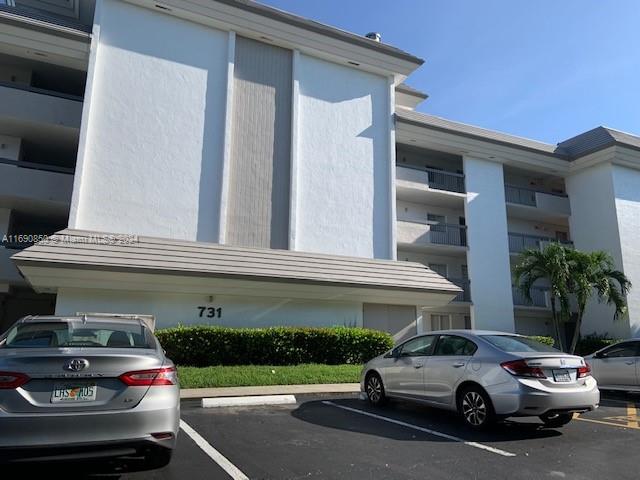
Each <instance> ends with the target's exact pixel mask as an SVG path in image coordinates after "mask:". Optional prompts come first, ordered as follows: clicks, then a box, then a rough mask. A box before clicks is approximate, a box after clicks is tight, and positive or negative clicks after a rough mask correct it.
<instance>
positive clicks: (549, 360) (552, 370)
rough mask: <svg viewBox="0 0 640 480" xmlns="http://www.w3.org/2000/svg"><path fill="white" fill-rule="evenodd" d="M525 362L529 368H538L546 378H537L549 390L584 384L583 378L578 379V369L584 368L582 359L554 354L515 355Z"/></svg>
mask: <svg viewBox="0 0 640 480" xmlns="http://www.w3.org/2000/svg"><path fill="white" fill-rule="evenodd" d="M515 355H518V356H520V357H521V358H522V359H524V360H525V362H526V363H527V365H528V366H529V367H536V368H540V369H541V370H542V371H543V372H544V374H545V376H546V378H539V379H537V380H539V381H540V382H541V383H542V384H543V385H545V386H547V387H550V388H572V387H575V386H577V385H582V384H584V381H585V380H584V378H578V368H580V367H584V366H585V362H584V359H583V358H582V357H578V356H575V355H566V354H562V353H555V352H526V353H515Z"/></svg>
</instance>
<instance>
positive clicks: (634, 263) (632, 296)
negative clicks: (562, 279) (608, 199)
mask: <svg viewBox="0 0 640 480" xmlns="http://www.w3.org/2000/svg"><path fill="white" fill-rule="evenodd" d="M613 190H614V193H615V199H616V200H615V202H616V214H617V218H618V233H619V235H620V249H621V251H622V269H623V270H624V273H625V275H626V276H627V277H628V278H629V280H631V283H632V284H633V285H634V287H632V288H631V291H630V293H629V295H628V296H627V305H628V307H629V329H630V333H631V335H630V336H631V337H639V336H640V172H639V171H638V170H633V169H630V168H626V167H621V166H614V167H613Z"/></svg>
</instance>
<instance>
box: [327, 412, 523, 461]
mask: <svg viewBox="0 0 640 480" xmlns="http://www.w3.org/2000/svg"><path fill="white" fill-rule="evenodd" d="M322 403H324V404H325V405H331V406H332V407H336V408H341V409H343V410H347V411H349V412H353V413H358V414H360V415H366V416H367V417H372V418H377V419H378V420H383V421H385V422H389V423H394V424H396V425H400V426H402V427H407V428H411V429H413V430H418V431H419V432H424V433H428V434H429V435H434V436H436V437H441V438H446V439H447V440H452V441H454V442H460V443H464V444H465V445H468V446H470V447H474V448H479V449H481V450H486V451H487V452H491V453H495V454H497V455H502V456H503V457H515V456H516V454H515V453H511V452H507V451H505V450H500V449H499V448H494V447H490V446H489V445H484V444H482V443H478V442H469V441H468V440H465V439H464V438H460V437H454V436H453V435H449V434H448V433H442V432H438V431H436V430H431V429H430V428H424V427H419V426H417V425H412V424H410V423H407V422H403V421H401V420H396V419H395V418H389V417H383V416H382V415H376V414H375V413H370V412H365V411H363V410H358V409H357V408H351V407H345V406H344V405H338V404H337V403H333V402H330V401H328V400H325V401H323V402H322Z"/></svg>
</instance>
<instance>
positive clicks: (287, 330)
mask: <svg viewBox="0 0 640 480" xmlns="http://www.w3.org/2000/svg"><path fill="white" fill-rule="evenodd" d="M156 336H157V337H158V340H159V341H160V344H161V345H162V348H164V349H165V350H166V352H167V356H168V357H169V358H171V359H172V360H173V361H174V362H175V363H176V364H178V365H184V366H187V365H188V366H194V367H207V366H212V365H297V364H300V363H322V364H328V365H338V364H345V363H351V364H360V363H364V362H367V361H369V360H371V359H372V358H373V357H376V356H378V355H380V354H381V353H384V352H386V351H387V350H389V349H390V348H391V347H393V339H392V338H391V336H390V335H389V334H388V333H384V332H380V331H378V330H369V329H365V328H347V327H334V328H299V327H273V328H225V327H211V326H193V327H175V328H168V329H163V330H158V331H157V332H156Z"/></svg>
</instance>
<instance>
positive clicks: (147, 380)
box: [118, 367, 178, 387]
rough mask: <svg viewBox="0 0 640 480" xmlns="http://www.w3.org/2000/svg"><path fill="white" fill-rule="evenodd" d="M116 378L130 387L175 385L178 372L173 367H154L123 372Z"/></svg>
mask: <svg viewBox="0 0 640 480" xmlns="http://www.w3.org/2000/svg"><path fill="white" fill-rule="evenodd" d="M118 378H120V380H121V381H122V382H123V383H124V384H125V385H128V386H130V387H148V386H155V385H176V384H177V383H178V372H177V371H176V368H175V367H168V368H154V369H151V370H137V371H135V372H127V373H123V374H122V375H120V377H118Z"/></svg>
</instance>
